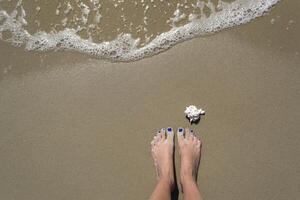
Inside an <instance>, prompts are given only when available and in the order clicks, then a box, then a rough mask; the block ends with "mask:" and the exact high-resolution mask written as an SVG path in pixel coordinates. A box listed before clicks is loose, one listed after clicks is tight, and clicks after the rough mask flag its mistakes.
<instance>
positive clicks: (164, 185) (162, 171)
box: [150, 128, 175, 200]
mask: <svg viewBox="0 0 300 200" xmlns="http://www.w3.org/2000/svg"><path fill="white" fill-rule="evenodd" d="M151 152H152V157H153V160H154V165H155V168H156V174H157V180H158V181H157V185H156V187H155V190H154V192H153V193H152V195H151V197H150V200H171V192H172V190H173V189H174V188H175V183H174V170H173V154H174V133H173V131H172V129H171V128H168V129H167V132H166V131H165V130H164V129H162V130H160V131H159V132H158V133H157V135H156V136H155V137H154V140H153V141H152V142H151Z"/></svg>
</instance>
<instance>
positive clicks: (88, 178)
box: [0, 0, 300, 200]
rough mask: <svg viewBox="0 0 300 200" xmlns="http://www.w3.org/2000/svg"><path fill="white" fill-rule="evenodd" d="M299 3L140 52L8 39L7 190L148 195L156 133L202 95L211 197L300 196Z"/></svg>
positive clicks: (0, 126)
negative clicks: (49, 48) (89, 52)
mask: <svg viewBox="0 0 300 200" xmlns="http://www.w3.org/2000/svg"><path fill="white" fill-rule="evenodd" d="M299 9H300V3H299V1H297V0H290V1H284V2H282V3H281V4H280V5H279V6H277V7H276V8H275V9H274V10H273V12H272V13H271V14H270V15H268V16H265V17H264V18H260V19H259V20H256V21H254V22H253V23H251V24H248V25H245V26H241V27H238V28H234V29H231V30H227V31H223V32H220V33H218V34H215V35H212V36H209V37H205V38H198V39H194V40H191V41H187V42H185V43H182V44H180V45H177V46H176V47H174V48H172V49H171V50H169V51H167V52H165V53H162V54H160V55H157V56H155V57H152V58H147V59H144V60H141V61H138V62H134V63H110V62H106V61H101V60H96V59H93V58H89V57H87V56H83V55H79V54H76V53H65V52H58V53H54V52H53V53H34V52H25V53H24V52H23V50H22V49H17V48H14V47H10V46H9V45H8V44H6V43H3V42H1V43H0V61H1V63H0V72H3V73H0V80H1V81H0V113H1V115H0V163H1V165H0V199H5V200H6V199H15V200H26V199H29V200H53V199H55V200H63V199H73V200H85V199H112V200H114V199H122V200H132V199H147V198H148V197H149V196H150V194H151V192H152V190H153V188H154V185H155V181H156V180H155V171H154V167H153V164H152V160H151V156H150V141H151V139H152V137H153V135H154V133H155V132H156V130H157V129H160V128H162V127H167V126H172V127H173V128H177V127H179V126H184V127H190V124H189V122H188V120H187V119H186V118H185V117H184V115H183V111H184V109H185V106H187V105H190V104H195V105H201V106H202V107H203V108H205V110H206V115H205V116H204V117H203V118H202V120H201V122H200V123H199V124H198V125H193V126H192V127H193V128H194V129H195V130H196V131H197V132H198V133H199V136H200V137H201V139H202V140H203V143H204V147H203V158H202V161H201V167H200V173H199V184H200V187H201V191H202V192H203V194H204V197H205V199H214V200H219V199H220V200H233V199H243V200H252V199H263V200H269V199H270V200H271V199H272V200H273V199H289V200H296V199H299V195H300V190H299V182H300V172H299V168H300V159H299V155H298V154H299V151H300V134H299V128H300V125H299V120H300V114H299V113H300V109H299V108H300V105H299V104H300V102H299V99H300V95H299V91H300V81H299V77H300V68H299V66H300V60H299V51H300V49H299V47H300V38H299V33H300V28H299V19H300V14H299ZM272 19H275V22H274V24H272V23H271V21H272V22H273V21H274V20H272ZM290 20H293V21H294V23H292V24H290V25H289V21H290ZM287 27H288V30H287ZM176 159H177V161H176V167H177V169H179V167H180V166H179V163H178V155H176Z"/></svg>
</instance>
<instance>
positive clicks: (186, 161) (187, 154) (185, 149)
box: [177, 128, 203, 200]
mask: <svg viewBox="0 0 300 200" xmlns="http://www.w3.org/2000/svg"><path fill="white" fill-rule="evenodd" d="M177 135H178V145H179V153H180V160H181V169H180V183H181V188H182V192H183V196H184V199H185V200H202V199H203V198H202V197H201V194H200V191H199V189H198V185H197V176H198V168H199V164H200V158H201V141H200V140H199V139H198V138H197V137H196V136H195V135H194V134H193V133H192V132H191V131H190V130H189V129H185V130H184V129H182V128H179V129H178V131H177Z"/></svg>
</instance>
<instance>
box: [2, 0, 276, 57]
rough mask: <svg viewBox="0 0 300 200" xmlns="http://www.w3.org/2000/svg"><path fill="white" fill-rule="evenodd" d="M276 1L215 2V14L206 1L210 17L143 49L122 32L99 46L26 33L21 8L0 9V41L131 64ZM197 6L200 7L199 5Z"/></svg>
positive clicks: (71, 34)
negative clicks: (130, 62)
mask: <svg viewBox="0 0 300 200" xmlns="http://www.w3.org/2000/svg"><path fill="white" fill-rule="evenodd" d="M279 1H280V0H252V1H249V0H236V1H234V2H232V3H225V2H222V1H219V5H218V6H217V8H218V9H219V10H220V11H218V12H216V11H214V8H213V6H212V4H211V2H210V1H208V3H207V4H206V6H208V7H211V10H212V13H211V14H210V16H208V17H207V16H203V15H202V16H201V17H200V18H196V17H195V16H192V17H191V19H190V20H189V22H188V23H187V24H185V25H181V26H173V28H172V29H171V30H170V31H168V32H164V33H161V34H160V35H158V36H157V37H156V38H154V39H153V40H152V41H150V42H149V43H147V44H145V45H144V46H139V44H140V39H139V38H133V37H132V36H131V35H130V34H126V33H124V34H120V35H119V36H118V37H117V38H116V39H115V40H113V41H109V42H102V43H94V42H93V41H92V40H91V39H89V40H88V39H83V38H81V37H80V36H78V35H77V32H76V30H74V29H69V28H65V29H64V30H62V31H59V32H56V33H53V32H50V33H46V32H37V33H34V34H29V33H28V31H27V30H26V29H25V28H24V27H25V25H26V20H25V16H26V13H25V11H24V9H23V10H22V14H21V15H17V13H16V11H13V12H12V13H10V14H8V13H7V12H6V11H4V10H2V9H1V8H0V39H2V40H5V41H8V42H10V43H12V44H13V45H16V46H21V45H22V46H24V47H25V49H26V50H29V51H31V50H35V51H48V50H71V51H77V52H81V53H85V54H89V55H92V56H95V57H97V58H101V59H109V60H111V61H135V60H139V59H142V58H144V57H149V56H153V55H155V54H158V53H160V52H162V51H165V50H167V49H169V48H170V47H172V46H174V45H175V44H177V43H179V42H183V41H185V40H188V39H191V38H194V37H199V36H203V35H207V34H211V33H215V32H217V31H220V30H223V29H226V28H230V27H234V26H237V25H241V24H245V23H247V22H250V21H251V20H253V19H255V18H257V17H260V16H262V15H263V14H265V13H266V12H267V11H269V10H270V9H271V8H272V7H273V6H274V5H275V4H276V3H278V2H279ZM19 2H21V1H19ZM199 2H200V1H199ZM198 6H202V7H203V5H202V4H201V3H199V5H198ZM81 7H82V18H83V22H84V23H86V22H87V20H88V14H89V12H90V10H89V8H88V7H87V6H86V5H84V4H82V6H81ZM69 9H71V8H70V7H69ZM202 9H203V8H202ZM181 16H182V15H181V14H180V11H179V10H176V12H175V13H174V18H173V23H175V22H176V21H177V20H180V19H181ZM100 18H101V17H100V14H99V15H98V18H97V19H96V21H100ZM5 32H9V33H10V35H11V36H10V38H8V39H7V38H4V37H3V33H5Z"/></svg>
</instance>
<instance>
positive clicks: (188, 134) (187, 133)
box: [184, 128, 191, 140]
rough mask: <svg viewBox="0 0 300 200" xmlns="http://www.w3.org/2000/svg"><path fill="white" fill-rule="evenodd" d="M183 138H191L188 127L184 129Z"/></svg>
mask: <svg viewBox="0 0 300 200" xmlns="http://www.w3.org/2000/svg"><path fill="white" fill-rule="evenodd" d="M184 137H185V139H187V140H188V139H190V138H191V131H190V129H189V128H186V129H185V134H184Z"/></svg>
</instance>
